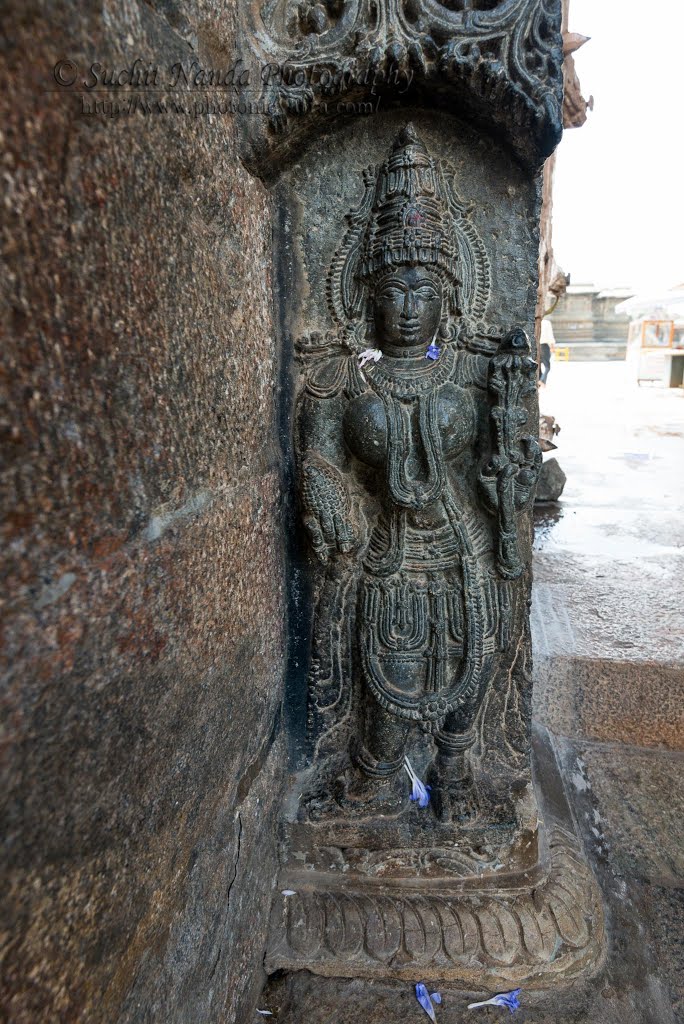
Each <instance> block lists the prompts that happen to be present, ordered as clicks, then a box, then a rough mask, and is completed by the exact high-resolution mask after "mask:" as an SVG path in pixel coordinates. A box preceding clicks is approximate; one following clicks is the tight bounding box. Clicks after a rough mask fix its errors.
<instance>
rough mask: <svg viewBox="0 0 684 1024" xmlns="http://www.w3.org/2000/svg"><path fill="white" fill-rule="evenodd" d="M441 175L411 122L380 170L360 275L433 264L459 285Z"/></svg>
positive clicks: (366, 276)
mask: <svg viewBox="0 0 684 1024" xmlns="http://www.w3.org/2000/svg"><path fill="white" fill-rule="evenodd" d="M449 223H450V217H449V214H448V208H447V205H446V198H445V196H444V192H443V186H442V181H441V179H440V175H439V172H438V170H437V167H436V166H435V161H434V160H433V159H432V157H431V156H430V154H429V153H428V151H427V149H426V148H425V146H424V144H423V143H422V142H421V141H420V139H419V138H418V136H417V134H416V131H415V129H414V127H413V125H412V124H408V125H406V127H405V128H403V129H402V130H401V132H400V133H399V135H398V136H397V138H396V139H395V142H394V145H393V147H392V151H391V153H390V155H389V157H388V158H387V160H385V162H384V164H383V165H382V167H381V168H380V170H379V172H378V178H377V184H376V188H375V196H374V200H373V208H372V211H371V215H370V218H369V221H368V226H367V229H366V233H365V236H364V241H363V248H362V255H361V264H360V268H359V274H360V277H361V278H369V277H372V276H373V275H375V274H377V273H378V272H380V271H382V270H385V269H387V268H389V267H392V266H399V265H409V266H416V265H425V266H435V267H437V268H439V269H440V270H441V271H443V272H444V273H445V274H447V275H448V277H449V278H450V279H451V280H452V281H453V282H454V283H455V282H457V281H458V279H459V274H458V259H457V250H456V246H455V244H454V241H453V240H452V239H451V238H450V236H449V230H448V225H449Z"/></svg>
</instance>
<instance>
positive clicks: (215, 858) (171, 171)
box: [0, 2, 284, 1024]
mask: <svg viewBox="0 0 684 1024" xmlns="http://www.w3.org/2000/svg"><path fill="white" fill-rule="evenodd" d="M4 15H5V17H6V18H7V25H8V29H7V33H8V34H7V38H6V41H5V42H4V43H3V47H4V50H3V65H4V70H3V106H4V111H3V124H4V127H5V143H6V150H5V155H4V157H3V179H4V181H3V184H4V186H5V188H4V194H5V201H4V218H3V220H4V225H5V227H4V232H3V248H4V257H5V260H6V265H7V270H6V275H5V278H4V288H3V296H2V307H1V311H2V320H3V327H4V333H5V340H4V345H3V380H2V387H3V391H4V403H5V404H4V409H3V413H2V433H3V441H4V449H5V452H6V461H5V464H4V467H3V473H2V504H3V507H4V508H5V509H6V510H7V513H8V514H7V519H6V521H5V524H4V528H3V566H2V574H3V581H4V582H5V585H6V586H5V597H4V602H3V616H4V625H3V630H4V632H3V643H4V648H5V652H6V664H5V677H4V684H3V691H2V715H3V720H4V727H5V739H4V747H5V755H6V756H5V761H4V766H3V770H2V782H1V789H2V794H3V798H4V799H3V805H4V807H3V817H2V834H3V836H4V848H3V860H4V865H5V868H4V870H5V873H6V882H5V886H4V887H3V898H4V899H3V902H4V904H5V906H4V913H3V920H4V921H5V924H4V928H5V931H4V934H3V943H4V954H5V967H4V982H3V988H2V995H1V997H0V1006H1V1007H2V1010H1V1011H0V1016H2V1015H4V1016H5V1018H6V1019H7V1018H9V1019H11V1020H12V1021H13V1022H14V1024H21V1022H27V1021H35V1020H39V1019H40V1020H45V1021H48V1020H49V1021H76V1020H88V1021H89V1022H97V1021H103V1022H104V1021H106V1022H107V1024H110V1022H113V1021H119V1020H120V1021H131V1022H133V1021H143V1020H144V1021H152V1020H154V1021H158V1020H164V1021H169V1022H171V1021H190V1020H192V1021H197V1020H199V1019H201V1020H202V1021H204V1022H209V1021H219V1020H221V1021H235V1020H238V1019H239V1020H241V1019H244V1017H245V1015H248V1016H251V1012H252V1008H253V1006H254V998H255V986H256V987H257V989H258V986H259V983H260V982H259V966H260V961H261V956H262V952H263V948H264V944H265V939H264V932H265V924H266V917H267V914H268V909H269V901H270V891H271V888H272V884H273V879H274V857H273V850H272V839H271V837H272V836H273V832H274V829H273V815H274V809H275V808H276V807H277V804H278V800H279V783H280V779H281V777H282V763H283V752H282V749H281V742H280V740H279V739H278V738H277V737H278V721H279V705H280V700H281V691H282V685H281V679H282V651H283V637H282V629H283V621H284V611H283V595H282V585H281V580H282V568H281V566H282V552H281V540H280V533H279V526H278V514H279V513H278V508H279V501H280V473H281V470H280V459H279V449H278V444H277V432H276V426H275V413H274V398H273V396H274V388H275V379H276V373H277V367H276V360H275V350H274V342H273V332H272V326H271V321H270V313H269V306H270V302H269V294H270V263H269V261H270V208H269V201H268V197H267V195H266V193H265V190H264V189H263V187H262V186H261V185H260V184H259V183H258V182H256V181H255V180H254V179H252V178H250V177H249V176H248V175H247V173H246V172H245V171H244V170H243V169H242V167H241V166H240V163H239V161H238V159H237V157H236V152H235V144H234V129H235V126H234V124H233V122H232V121H231V119H230V118H229V117H225V118H218V119H214V120H213V121H212V122H211V123H209V122H208V121H207V119H206V118H204V119H201V118H194V117H190V116H186V117H183V116H179V115H171V114H169V115H166V116H164V115H157V116H155V115H154V114H152V115H148V116H146V115H143V114H140V113H137V114H132V115H130V116H120V117H116V118H108V117H92V116H86V115H83V114H82V113H80V112H79V111H80V109H81V107H80V103H81V101H80V98H79V97H78V96H77V95H75V94H73V93H72V92H62V93H60V92H55V91H54V90H55V83H54V80H53V78H52V67H53V65H54V63H55V60H56V59H57V58H58V57H64V56H68V57H70V58H72V59H74V60H75V61H76V62H77V63H78V64H79V65H80V66H81V67H82V68H85V67H87V66H88V65H89V64H90V63H91V62H92V61H94V60H99V61H101V62H102V63H103V64H107V65H108V66H110V67H115V68H122V67H125V66H127V65H128V64H130V62H131V60H132V59H133V58H134V57H136V56H138V55H144V56H145V55H149V56H150V58H151V59H153V60H154V61H156V62H157V63H159V64H160V65H162V66H165V67H169V66H170V65H171V64H173V63H174V61H176V60H190V59H191V58H192V57H193V56H195V55H196V54H198V55H199V58H200V59H201V60H205V61H206V62H211V61H212V60H213V62H214V65H216V61H217V60H218V59H219V58H220V57H221V55H222V54H223V55H224V54H225V53H226V52H229V49H230V47H231V46H232V39H233V36H234V17H235V4H232V3H230V4H225V3H222V4H221V5H220V10H219V8H218V7H217V8H216V10H213V9H212V10H204V12H203V14H202V17H201V18H200V16H199V14H198V13H197V10H196V9H195V8H194V7H193V8H188V10H187V11H186V12H184V13H183V14H182V15H181V13H180V12H179V11H178V10H176V8H175V7H174V6H173V5H167V4H163V5H161V4H160V5H159V12H158V13H155V11H154V9H152V8H151V7H150V6H149V5H146V4H144V3H140V4H137V3H123V2H121V3H107V4H105V5H104V7H103V9H102V10H100V9H97V10H93V11H92V14H88V13H87V11H86V9H85V8H84V9H81V7H80V5H78V4H76V3H64V4H61V5H59V9H57V6H56V5H53V4H47V3H46V4H36V3H29V4H27V3H22V4H10V5H9V8H8V7H7V5H6V7H5V11H4ZM166 15H168V20H167V17H166ZM173 24H178V26H179V28H180V32H179V31H176V29H174V27H173ZM217 26H220V31H221V37H220V38H219V36H218V35H217ZM186 37H187V38H190V39H191V41H192V42H193V45H194V46H195V47H196V48H197V49H196V51H195V53H193V51H192V50H191V48H190V45H189V43H188V42H187V41H186ZM147 98H148V99H149V97H147Z"/></svg>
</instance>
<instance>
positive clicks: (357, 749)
mask: <svg viewBox="0 0 684 1024" xmlns="http://www.w3.org/2000/svg"><path fill="white" fill-rule="evenodd" d="M420 123H421V127H420V130H419V131H416V130H415V129H414V127H413V123H412V122H411V121H409V119H408V117H406V116H404V115H403V113H402V112H401V111H394V112H393V113H391V114H389V115H388V116H387V117H386V118H385V119H380V120H378V121H377V126H378V130H379V133H380V134H379V137H374V136H372V135H371V133H370V132H368V131H359V130H358V127H357V126H353V125H350V126H348V127H347V128H346V129H344V130H343V131H341V132H340V135H339V136H338V137H334V136H333V137H328V138H327V139H326V141H325V144H323V143H318V144H316V145H315V146H313V147H312V149H311V150H309V151H308V152H306V153H304V154H303V155H302V157H301V163H299V164H295V165H294V166H293V168H292V169H291V170H290V171H288V172H287V173H286V175H285V180H284V182H283V185H282V188H281V189H279V191H278V193H277V198H278V202H279V203H280V207H279V208H280V220H279V224H278V234H277V238H278V239H279V242H280V246H281V253H282V256H281V260H280V269H279V272H280V274H281V277H280V280H279V288H280V294H281V295H282V305H281V316H282V320H281V327H282V330H283V335H284V337H285V339H286V341H285V345H286V348H285V355H286V358H285V362H284V371H285V372H284V376H283V379H284V381H285V386H284V388H283V394H284V395H285V396H286V397H287V400H288V403H289V402H290V396H291V404H288V406H287V409H286V411H287V413H288V416H287V417H284V419H283V422H284V423H287V426H288V430H287V431H286V432H285V434H284V436H285V437H286V439H287V443H288V444H289V440H290V437H292V441H293V443H292V449H291V451H292V454H293V456H294V458H293V464H294V465H293V468H294V472H293V474H292V478H293V483H294V488H293V490H294V498H295V499H296V500H295V501H294V502H293V506H296V515H295V510H294V507H293V510H292V518H291V520H290V522H291V526H292V529H291V531H290V534H291V536H290V542H291V547H290V558H291V562H290V564H291V583H292V588H291V593H292V614H291V619H290V631H291V638H292V644H293V647H292V649H291V653H290V662H289V664H290V676H289V683H288V685H289V690H288V698H289V699H288V700H287V702H286V705H287V712H288V715H289V719H288V726H289V728H290V730H291V735H292V737H293V740H294V742H293V755H294V757H297V758H298V760H297V761H296V763H293V775H292V777H291V780H290V782H291V784H290V786H289V787H288V796H287V798H286V800H285V805H284V809H283V818H282V822H281V826H280V836H279V838H280V860H281V868H282V870H281V875H280V878H279V883H278V890H279V895H277V896H276V899H275V903H274V908H273V916H272V922H271V941H270V944H269V950H268V953H267V957H266V966H267V969H268V970H269V971H276V970H280V969H284V970H288V971H295V972H296V971H299V970H304V971H308V972H313V973H317V974H324V975H329V976H332V977H339V978H349V977H366V978H381V979H397V978H404V979H407V980H411V981H413V982H414V983H415V982H416V981H419V980H423V981H425V980H426V979H431V980H434V981H438V982H440V983H441V982H443V981H445V980H446V981H449V982H450V983H453V984H457V985H475V986H477V987H478V988H479V987H481V986H482V985H483V984H486V986H488V987H491V988H492V989H493V991H497V990H500V989H501V988H503V987H506V986H509V987H510V986H512V985H513V984H523V983H524V984H525V985H528V984H537V983H538V982H539V983H542V984H543V979H544V978H549V977H553V979H554V983H555V981H556V980H557V979H571V978H576V977H577V976H578V974H580V973H581V972H582V971H584V970H593V969H594V968H595V967H596V965H597V964H598V963H599V962H600V958H601V954H602V948H603V945H602V940H603V931H602V914H601V907H600V901H599V897H598V893H597V889H596V885H595V882H594V880H593V878H592V876H591V872H590V871H589V870H588V868H587V865H586V863H584V861H583V860H582V857H581V852H580V847H579V844H578V842H577V839H576V837H575V835H574V832H573V825H572V818H571V815H570V812H569V809H568V807H567V803H566V802H565V801H564V798H563V796H562V785H561V784H560V782H559V780H558V772H557V768H556V762H555V755H554V752H553V749H552V744H551V742H550V740H549V739H548V737H547V736H546V735H545V734H543V733H541V732H539V731H538V730H537V731H535V730H533V728H532V714H531V672H530V669H531V660H530V658H531V643H530V630H529V606H530V593H531V571H530V569H531V553H532V551H531V548H532V522H531V518H532V517H531V504H532V500H533V495H534V488H535V484H536V480H537V476H538V473H539V469H540V464H541V451H540V446H539V444H538V440H537V437H536V434H537V429H536V424H537V422H538V417H537V408H536V380H537V368H536V363H535V361H534V360H533V359H532V357H531V354H530V343H529V341H528V337H527V334H526V331H525V329H523V328H528V329H529V327H530V325H531V324H532V323H533V320H534V298H535V294H536V287H537V279H536V262H535V261H536V253H535V251H534V245H535V244H536V242H537V241H538V236H537V235H536V229H537V223H538V205H537V198H538V197H537V193H536V190H535V186H534V182H533V181H532V180H531V179H530V178H529V176H528V174H527V172H526V171H524V170H522V169H520V168H518V167H516V166H515V165H513V164H511V162H510V161H509V160H508V159H507V158H506V157H505V156H504V155H503V153H502V151H501V150H496V149H492V148H491V146H490V147H487V146H486V145H485V143H484V142H483V141H482V140H481V139H479V138H478V137H477V136H476V135H474V134H473V133H472V132H470V131H469V130H468V128H467V127H466V126H464V125H463V124H462V123H459V122H456V121H455V120H454V121H450V120H449V119H446V118H442V117H440V116H439V115H432V114H431V115H426V114H425V113H423V114H421V115H420ZM369 150H370V151H372V152H373V154H374V156H375V159H376V161H377V162H376V163H374V165H373V166H371V167H367V168H366V169H365V170H364V171H358V172H357V171H356V170H355V168H357V167H359V163H358V161H359V160H363V159H364V155H363V154H364V153H367V152H368V151H369ZM349 154H351V155H349ZM361 166H362V165H361ZM466 197H467V198H466ZM354 203H356V205H355V206H354V208H353V209H352V210H351V212H347V211H348V210H349V207H350V206H352V204H354ZM345 214H346V218H347V223H346V225H345V223H344V217H345ZM292 334H294V335H295V337H296V341H295V342H294V346H293V347H291V346H290V338H291V335H292ZM293 349H294V353H295V354H296V357H297V360H298V361H297V362H290V361H289V360H288V356H289V353H290V352H291V351H293ZM290 413H291V418H290V415H289V414H290ZM290 424H291V425H292V434H290V431H289V426H290ZM287 450H288V452H289V451H290V449H289V448H288V449H287ZM304 696H305V699H306V715H304V713H303V711H304V702H303V699H302V698H303V697H304ZM300 709H301V711H300ZM304 719H306V720H305V721H304ZM533 747H534V756H533ZM404 769H406V770H404ZM534 775H536V782H537V784H536V785H535V778H534ZM540 781H541V783H543V785H540V784H539V782H540ZM416 797H418V799H416Z"/></svg>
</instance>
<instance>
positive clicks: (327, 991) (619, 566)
mask: <svg viewBox="0 0 684 1024" xmlns="http://www.w3.org/2000/svg"><path fill="white" fill-rule="evenodd" d="M542 410H543V411H545V412H550V413H552V414H555V415H556V417H557V419H558V420H559V422H560V424H561V427H562V432H561V434H560V437H559V439H558V440H559V441H560V445H559V450H558V451H557V452H556V453H554V454H555V455H556V456H557V457H558V459H559V462H560V463H561V465H562V467H563V469H564V470H565V472H566V474H567V476H568V482H567V485H566V490H565V493H564V494H563V496H562V499H561V502H560V504H559V505H558V506H555V507H548V508H546V509H544V510H540V511H539V512H538V513H537V515H536V518H537V534H536V544H535V547H536V553H535V589H534V601H533V630H534V645H535V659H536V660H535V701H536V707H535V714H536V717H537V719H538V721H540V722H541V723H542V724H544V725H546V726H547V727H548V728H549V729H550V730H551V731H552V733H553V735H554V737H555V744H556V747H557V752H558V756H559V759H560V761H561V763H562V766H563V772H564V779H565V783H566V787H567V790H568V793H569V795H570V797H571V800H572V803H573V805H574V810H575V813H576V816H577V820H578V823H579V826H580V829H581V831H582V833H583V837H584V841H585V844H586V848H587V852H588V855H589V858H590V860H591V862H592V865H593V868H594V870H595V872H596V875H597V877H598V879H599V881H600V883H601V886H602V889H603V894H604V899H605V907H606V916H607V924H608V932H609V936H610V938H609V947H608V955H607V962H606V967H605V970H604V971H603V972H602V973H601V974H600V975H599V977H597V978H595V979H593V980H592V981H590V982H589V983H588V984H579V985H577V986H576V987H571V988H569V989H567V988H566V989H563V990H558V991H554V990H549V991H547V992H545V993H541V992H540V993H532V992H527V993H523V1005H522V1007H521V1010H520V1011H519V1012H518V1013H517V1014H516V1016H515V1018H513V1019H514V1020H515V1021H517V1022H518V1024H532V1022H534V1024H551V1022H553V1024H680V1022H684V826H683V825H682V821H683V820H684V515H683V512H684V473H683V472H682V470H683V469H684V391H669V392H668V391H664V390H662V389H660V388H655V387H649V386H645V387H644V388H642V389H639V388H637V386H636V385H631V384H630V383H629V381H628V379H627V373H626V367H625V365H624V364H615V363H613V364H611V363H589V364H581V363H574V364H573V363H570V364H555V365H554V367H553V370H552V373H551V378H550V383H549V386H548V388H547V389H546V391H545V392H543V393H542ZM443 995H444V1000H443V1003H442V1005H441V1007H440V1008H439V1011H438V1024H457V1022H462V1021H467V1020H473V1021H477V1020H480V1021H483V1022H486V1021H492V1022H493V1021H503V1020H508V1019H509V1015H508V1012H507V1011H505V1010H484V1011H477V1014H478V1016H476V1013H475V1011H473V1012H472V1014H471V1013H468V1012H467V1011H466V1009H465V1007H466V1005H467V1003H468V1002H469V1000H470V999H471V998H483V994H482V993H473V994H472V995H470V994H469V993H465V992H459V991H455V990H453V991H445V992H444V993H443ZM263 999H264V1002H262V1003H261V1004H260V1005H261V1006H264V1007H270V1008H271V1009H272V1010H273V1011H274V1017H273V1018H263V1017H262V1018H256V1019H262V1020H263V1019H267V1020H269V1019H274V1020H278V1021H281V1022H287V1024H294V1022H295V1021H296V1022H297V1024H329V1022H333V1021H334V1022H335V1024H357V1022H361V1021H363V1022H364V1024H381V1022H382V1024H399V1022H402V1024H403V1022H408V1024H410V1022H415V1024H421V1022H422V1021H427V1019H428V1018H427V1017H426V1016H425V1014H424V1013H423V1012H422V1010H421V1009H420V1007H419V1006H418V1004H417V1003H416V1000H415V997H414V995H413V991H412V988H411V986H410V985H407V984H405V983H397V984H378V983H373V982H367V981H359V980H357V981H348V982H345V981H339V980H333V979H325V978H319V977H313V976H312V975H307V974H306V973H301V974H299V975H296V976H294V977H293V976H290V977H289V978H288V977H285V978H280V979H274V980H273V982H272V983H271V985H270V986H269V987H268V988H267V990H266V991H265V992H264V994H263Z"/></svg>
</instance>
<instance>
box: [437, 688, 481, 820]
mask: <svg viewBox="0 0 684 1024" xmlns="http://www.w3.org/2000/svg"><path fill="white" fill-rule="evenodd" d="M476 714H477V705H476V704H475V702H473V706H472V707H470V706H467V707H464V708H459V710H458V711H454V712H452V713H451V714H449V715H447V717H446V719H445V720H444V725H443V726H442V728H441V729H440V730H439V732H438V733H437V735H436V736H435V745H436V746H437V754H436V755H435V758H434V760H433V761H432V764H431V765H430V767H429V768H428V771H427V781H428V784H429V785H430V786H431V787H432V792H431V794H430V796H431V800H432V805H433V807H434V811H435V814H436V815H437V817H438V818H439V819H440V820H441V821H468V820H469V819H471V818H474V817H475V815H476V814H477V799H476V793H475V787H474V785H473V776H472V771H471V768H470V758H469V751H470V748H471V747H472V745H473V743H474V742H475V732H474V730H473V722H474V720H475V715H476Z"/></svg>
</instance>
